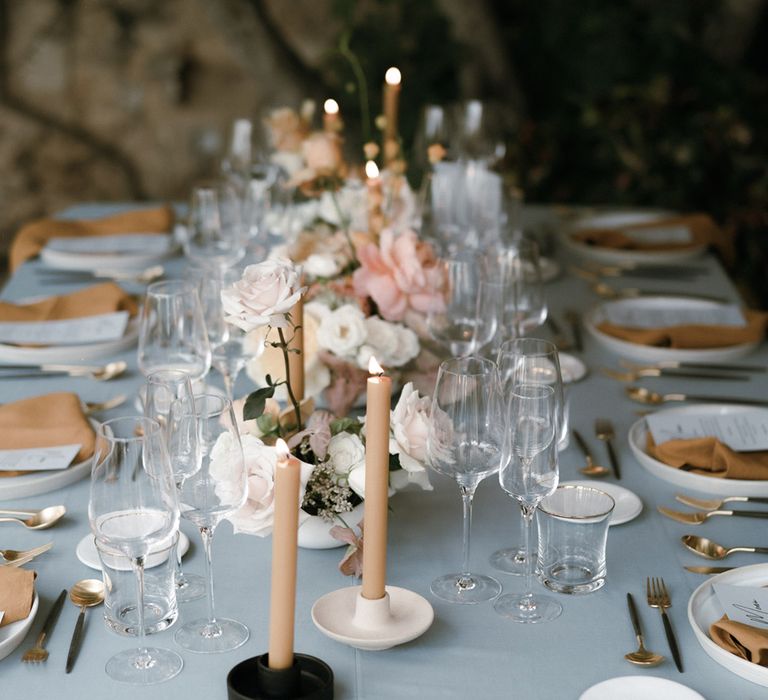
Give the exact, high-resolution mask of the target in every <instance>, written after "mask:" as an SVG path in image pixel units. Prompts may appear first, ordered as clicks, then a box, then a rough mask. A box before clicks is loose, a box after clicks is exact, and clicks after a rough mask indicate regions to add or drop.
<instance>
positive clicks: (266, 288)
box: [222, 260, 431, 551]
mask: <svg viewBox="0 0 768 700" xmlns="http://www.w3.org/2000/svg"><path fill="white" fill-rule="evenodd" d="M361 269H362V268H361ZM307 293H308V290H307V288H306V287H304V286H302V285H301V282H300V275H299V272H298V269H297V267H296V266H295V265H294V264H293V263H292V262H290V261H288V260H267V261H265V262H263V263H260V264H258V265H252V266H249V267H247V268H246V270H245V272H244V273H243V276H242V278H241V279H240V280H239V281H238V282H236V283H235V284H234V285H232V286H231V287H229V288H227V289H225V290H223V291H222V302H223V306H224V310H225V314H226V320H227V321H228V322H229V323H232V324H234V325H237V326H238V327H240V328H242V329H243V330H245V331H246V332H249V333H251V334H253V333H256V332H257V331H258V332H260V333H261V336H260V337H261V338H262V341H261V342H262V343H265V344H266V346H267V348H268V349H270V350H273V351H275V352H277V353H279V354H280V356H281V357H282V360H283V362H282V368H279V369H281V370H282V371H279V373H278V372H276V373H275V374H274V375H271V374H270V375H267V376H266V377H265V382H264V386H263V387H261V388H260V389H258V390H256V391H254V392H253V393H252V394H251V395H250V396H248V397H247V399H245V400H244V401H241V402H239V404H240V405H238V406H237V411H236V413H237V415H238V417H240V416H241V417H242V423H241V425H240V432H241V435H242V445H243V451H244V455H245V461H246V467H247V472H248V500H247V502H246V504H245V505H244V506H243V507H242V508H241V509H240V510H239V511H238V512H236V513H235V514H233V515H232V516H231V517H230V520H231V521H232V523H233V525H234V528H235V531H236V532H244V533H248V534H253V535H259V536H266V535H268V534H270V532H271V529H272V522H273V515H274V513H273V496H274V494H273V486H274V473H275V466H276V462H277V456H276V452H275V447H274V442H275V440H276V439H277V438H278V437H282V438H284V439H286V440H287V442H288V445H289V448H290V449H291V451H292V452H293V454H294V455H295V456H296V457H298V458H299V459H300V460H301V462H302V476H301V518H302V526H303V523H304V522H305V521H307V520H308V519H309V518H310V517H311V516H316V517H317V518H321V519H323V520H324V521H325V522H326V528H325V529H326V530H330V528H331V526H332V525H334V524H336V525H337V526H340V527H341V530H337V531H336V534H339V533H341V534H339V536H340V537H341V538H342V540H347V541H348V540H349V533H353V537H354V538H355V541H356V546H357V547H358V548H359V545H360V542H359V538H358V537H357V536H356V535H354V531H353V527H354V525H356V524H357V522H358V520H359V517H358V518H356V519H354V520H350V521H348V518H349V514H351V513H352V511H353V510H354V509H355V508H356V507H358V506H359V505H360V504H361V503H363V500H364V498H365V427H366V426H365V420H364V419H361V418H358V417H354V416H349V415H346V414H345V415H338V414H334V413H333V412H331V411H329V410H314V409H313V408H312V406H311V403H309V404H306V403H305V404H302V403H301V402H300V401H299V400H298V398H297V397H296V395H295V393H294V391H293V389H292V386H291V376H290V365H291V363H290V354H291V352H292V351H293V349H292V348H291V340H292V337H293V336H294V334H295V333H296V331H297V330H298V327H297V325H296V324H295V320H294V318H293V315H292V311H293V309H294V308H295V307H296V304H297V302H298V301H299V300H300V299H301V298H302V296H303V295H305V294H307ZM315 303H316V304H317V305H318V306H321V305H322V304H321V303H320V302H315ZM311 305H312V304H311V303H308V304H307V305H306V307H305V309H306V308H310V307H311ZM347 306H348V307H349V308H346V307H347ZM323 313H325V314H327V317H328V318H330V317H332V316H334V314H335V317H336V320H335V321H334V322H333V324H332V328H333V329H336V330H333V331H330V330H324V331H323V332H319V331H320V329H321V328H323V326H322V324H320V325H318V336H319V337H320V338H322V337H323V333H325V332H328V333H331V332H334V333H335V334H336V336H335V337H337V338H340V339H345V338H346V335H347V333H345V332H342V331H341V330H339V328H340V327H341V326H342V325H343V324H349V327H350V328H355V330H354V331H350V332H355V333H358V334H359V335H360V336H361V337H362V338H363V339H365V338H368V337H369V335H370V336H371V337H372V338H374V339H375V338H376V333H377V329H376V325H375V324H376V323H381V324H383V323H386V322H385V321H384V320H382V319H379V320H378V321H377V320H376V319H377V318H378V317H373V316H368V317H366V316H365V315H364V314H363V313H362V311H361V310H360V309H359V307H353V306H352V305H351V304H347V305H342V306H338V307H336V308H335V309H331V308H329V307H325V311H324V312H323ZM305 318H306V314H305ZM324 318H326V316H324ZM371 322H373V326H372V329H371V330H370V332H369V329H368V328H367V326H366V324H368V323H371ZM355 324H356V325H355ZM393 327H399V328H401V330H400V331H399V332H400V333H402V334H403V335H402V336H401V337H405V335H406V334H411V335H413V336H414V338H415V334H414V333H413V332H412V331H410V330H409V329H407V328H406V327H405V326H401V327H400V326H399V325H396V324H393ZM322 342H325V341H322ZM356 342H357V341H355V343H356ZM370 342H378V341H375V340H373V341H370ZM361 345H362V342H361V343H359V344H357V345H355V344H354V343H352V342H351V341H350V342H349V344H348V345H347V346H346V347H348V348H350V351H351V348H353V346H355V347H356V355H355V356H354V358H352V356H351V355H348V356H349V357H350V358H351V359H350V362H352V361H354V362H355V363H357V362H358V359H357V355H360V354H361V353H362V352H366V353H369V350H365V351H363V350H361V348H360V346H361ZM334 349H335V351H336V353H338V355H337V356H338V357H344V354H343V353H344V352H346V351H345V350H343V349H342V348H341V347H339V346H338V345H337V346H336V347H335V348H334ZM395 352H396V349H395V348H392V349H391V353H392V354H394V353H395ZM278 391H280V392H281V393H283V394H285V395H286V396H287V402H288V408H287V409H284V410H281V407H280V404H279V403H278V401H277V400H276V394H277V393H278ZM307 406H309V408H307ZM428 411H429V399H428V398H426V397H423V396H421V395H420V394H419V392H418V391H417V390H416V389H415V388H414V386H413V385H412V384H410V383H409V384H406V385H405V386H404V387H403V389H402V392H401V394H400V398H399V400H398V402H397V404H396V406H395V408H394V410H393V411H392V412H391V436H390V488H391V489H392V490H393V491H396V490H397V489H399V488H402V487H404V486H405V485H407V484H408V483H415V484H418V485H419V486H421V487H422V488H424V489H430V488H431V485H430V483H429V479H428V477H427V472H426V469H425V467H424V459H425V444H426V434H427V417H428ZM307 414H308V415H307ZM305 416H306V417H305ZM222 454H224V453H222ZM224 456H225V455H224ZM223 458H224V457H223ZM223 471H224V470H223V469H222V472H223ZM300 533H301V530H300ZM300 540H301V535H300ZM358 551H359V549H358Z"/></svg>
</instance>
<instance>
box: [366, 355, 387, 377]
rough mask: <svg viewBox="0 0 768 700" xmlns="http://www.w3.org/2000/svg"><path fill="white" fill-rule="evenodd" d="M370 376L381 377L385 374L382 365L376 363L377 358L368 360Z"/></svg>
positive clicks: (372, 357)
mask: <svg viewBox="0 0 768 700" xmlns="http://www.w3.org/2000/svg"><path fill="white" fill-rule="evenodd" d="M368 374H375V375H377V376H381V375H382V374H384V370H383V369H382V367H381V365H380V364H379V363H378V362H377V361H376V358H375V357H374V356H373V355H371V359H370V360H368Z"/></svg>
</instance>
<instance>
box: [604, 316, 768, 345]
mask: <svg viewBox="0 0 768 700" xmlns="http://www.w3.org/2000/svg"><path fill="white" fill-rule="evenodd" d="M744 319H745V320H746V325H745V326H707V325H684V326H668V327H666V328H627V327H626V326H617V325H615V324H613V323H608V322H607V321H606V322H603V323H599V324H598V325H597V329H598V330H599V331H601V332H602V333H605V334H606V335H610V336H613V337H614V338H619V339H620V340H626V341H627V342H629V343H637V344H638V345H652V346H654V347H660V348H687V349H695V348H724V347H730V346H731V345H741V344H742V343H753V342H759V341H760V340H762V338H763V336H764V335H765V332H766V328H768V313H764V312H762V311H753V310H750V309H745V310H744Z"/></svg>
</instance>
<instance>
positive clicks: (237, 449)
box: [174, 394, 249, 654]
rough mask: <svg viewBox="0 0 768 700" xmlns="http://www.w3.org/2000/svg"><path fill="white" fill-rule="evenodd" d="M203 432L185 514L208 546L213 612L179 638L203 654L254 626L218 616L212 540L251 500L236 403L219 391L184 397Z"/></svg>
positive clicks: (186, 417) (185, 490)
mask: <svg viewBox="0 0 768 700" xmlns="http://www.w3.org/2000/svg"><path fill="white" fill-rule="evenodd" d="M184 421H188V422H189V423H190V424H191V425H192V426H194V428H195V429H196V432H197V437H198V441H199V448H200V459H201V464H200V469H199V470H198V471H197V472H196V473H194V474H192V475H191V476H189V477H188V478H186V479H185V480H184V482H183V483H182V485H181V488H180V489H179V502H180V504H181V513H182V515H183V516H184V517H185V518H186V519H187V520H189V521H191V522H192V523H194V524H195V525H196V526H197V528H198V529H199V530H200V536H201V537H202V540H203V548H204V550H205V570H206V574H207V576H206V583H207V585H206V594H207V601H208V614H207V616H206V617H203V618H199V619H196V620H192V621H191V622H188V623H186V624H185V625H184V626H183V627H181V628H180V629H179V630H177V632H176V635H175V637H174V639H175V640H176V643H177V644H178V645H179V646H181V647H183V648H184V649H188V650H189V651H194V652H198V653H201V654H206V653H212V652H221V651H231V650H232V649H237V647H239V646H241V645H243V644H245V642H246V641H247V640H248V636H249V632H248V628H247V627H246V626H245V625H244V624H242V623H241V622H238V621H236V620H230V619H225V618H217V617H216V612H215V606H214V598H213V567H212V563H211V545H212V542H213V535H214V532H215V530H216V526H217V525H218V524H219V523H220V522H221V521H222V520H223V519H224V518H226V517H227V516H228V515H231V514H232V513H234V512H235V511H237V510H239V509H240V508H241V507H242V505H243V504H244V503H245V500H246V496H247V491H246V471H245V464H244V458H243V448H242V446H241V444H240V435H239V433H238V431H237V423H236V421H235V413H234V411H233V409H232V402H231V401H230V400H229V399H226V398H224V397H223V396H219V395H218V394H200V395H198V396H195V399H194V404H192V403H191V402H184V404H183V415H182V422H184Z"/></svg>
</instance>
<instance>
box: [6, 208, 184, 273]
mask: <svg viewBox="0 0 768 700" xmlns="http://www.w3.org/2000/svg"><path fill="white" fill-rule="evenodd" d="M172 227H173V209H172V208H171V207H170V206H162V207H154V208H152V209H137V210H135V211H127V212H123V213H121V214H115V215H114V216H108V217H105V218H103V219H83V220H78V221H67V220H62V219H38V220H37V221H32V222H31V223H29V224H27V225H26V226H23V227H22V228H21V230H20V231H19V232H18V233H17V234H16V236H15V238H14V239H13V242H12V243H11V250H10V253H9V262H10V268H11V272H13V271H14V270H15V269H16V268H17V267H18V266H19V265H21V264H22V263H23V262H24V261H25V260H28V259H29V258H34V257H35V256H36V255H37V254H38V253H39V252H40V251H41V250H42V249H43V248H44V247H45V245H46V243H48V241H49V240H50V239H51V238H77V237H87V236H111V235H115V234H118V233H164V232H168V231H170V230H171V228H172Z"/></svg>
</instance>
